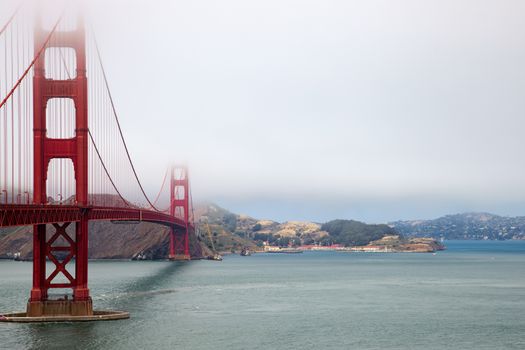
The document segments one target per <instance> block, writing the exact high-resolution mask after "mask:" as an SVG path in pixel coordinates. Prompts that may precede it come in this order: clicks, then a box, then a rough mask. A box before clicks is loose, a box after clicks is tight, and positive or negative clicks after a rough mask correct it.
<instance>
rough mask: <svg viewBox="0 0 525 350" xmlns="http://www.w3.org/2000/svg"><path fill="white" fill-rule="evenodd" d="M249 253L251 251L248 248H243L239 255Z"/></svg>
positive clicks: (250, 253) (248, 254) (247, 254)
mask: <svg viewBox="0 0 525 350" xmlns="http://www.w3.org/2000/svg"><path fill="white" fill-rule="evenodd" d="M250 255H252V252H250V249H248V248H243V250H241V256H250Z"/></svg>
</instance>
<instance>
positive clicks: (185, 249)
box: [169, 228, 191, 260]
mask: <svg viewBox="0 0 525 350" xmlns="http://www.w3.org/2000/svg"><path fill="white" fill-rule="evenodd" d="M169 259H170V260H190V259H191V256H190V242H189V235H188V231H187V230H186V229H185V230H174V229H173V228H172V229H171V230H170V254H169Z"/></svg>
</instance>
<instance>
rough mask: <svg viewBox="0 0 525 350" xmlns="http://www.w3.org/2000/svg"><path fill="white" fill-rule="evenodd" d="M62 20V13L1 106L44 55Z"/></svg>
mask: <svg viewBox="0 0 525 350" xmlns="http://www.w3.org/2000/svg"><path fill="white" fill-rule="evenodd" d="M61 20H62V15H60V17H59V18H58V20H57V22H56V23H55V25H54V26H53V29H52V30H51V31H50V32H49V34H48V36H47V38H46V40H45V41H44V45H42V47H41V48H40V49H39V50H38V52H37V54H36V55H35V57H34V58H33V60H32V61H31V64H29V67H27V69H26V70H25V71H24V73H23V74H22V76H21V77H20V78H19V79H18V81H17V82H16V84H15V85H14V86H13V88H12V89H11V91H9V93H8V94H7V96H6V97H5V98H4V99H3V100H2V103H0V108H2V107H3V106H4V105H5V104H6V103H7V101H8V100H9V98H10V97H11V96H12V95H13V94H14V92H15V91H16V89H18V87H19V86H20V84H21V83H22V81H23V80H24V79H25V77H26V76H27V73H29V71H30V70H31V68H33V66H34V65H35V63H36V61H37V60H38V59H39V58H40V55H42V52H43V51H44V49H45V48H46V47H47V44H48V43H49V40H51V37H52V36H53V34H54V33H55V30H56V29H57V27H58V25H59V23H60V21H61Z"/></svg>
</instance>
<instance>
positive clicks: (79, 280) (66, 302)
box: [27, 217, 93, 317]
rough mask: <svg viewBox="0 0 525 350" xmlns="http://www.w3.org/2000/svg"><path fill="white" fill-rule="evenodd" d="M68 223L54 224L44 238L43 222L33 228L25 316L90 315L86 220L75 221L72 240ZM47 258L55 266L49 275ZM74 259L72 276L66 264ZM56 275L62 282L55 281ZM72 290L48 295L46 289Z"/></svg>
mask: <svg viewBox="0 0 525 350" xmlns="http://www.w3.org/2000/svg"><path fill="white" fill-rule="evenodd" d="M70 225H71V223H70V222H65V223H62V224H59V223H56V224H53V225H52V226H51V227H53V228H54V232H52V234H51V235H50V238H49V239H48V237H47V232H46V225H36V226H35V229H34V247H35V249H34V253H33V254H34V256H33V288H32V290H31V298H30V299H29V302H28V303H27V316H28V317H46V316H47V317H50V316H92V315H93V304H92V301H91V298H90V296H89V289H88V288H87V263H88V259H87V233H88V231H87V220H86V219H85V217H83V218H82V219H81V221H80V222H78V223H76V229H75V239H74V240H73V239H72V238H71V236H70V233H68V232H67V229H68V227H69V226H70ZM46 259H48V260H49V261H51V262H52V263H53V264H54V265H55V266H54V270H53V271H52V272H51V273H50V274H49V275H48V274H47V272H46ZM73 259H75V260H76V262H75V277H73V276H72V275H71V273H70V272H69V270H68V268H67V266H68V264H69V263H70V262H71V261H72V260H73ZM57 277H58V278H61V279H62V281H57ZM57 288H58V289H72V290H73V295H72V297H73V298H72V299H69V296H68V295H64V294H63V295H56V296H54V299H52V298H50V295H49V289H57Z"/></svg>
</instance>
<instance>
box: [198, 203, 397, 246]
mask: <svg viewBox="0 0 525 350" xmlns="http://www.w3.org/2000/svg"><path fill="white" fill-rule="evenodd" d="M196 217H197V222H199V223H201V225H200V227H201V229H202V227H203V226H204V225H205V223H206V221H208V222H209V223H210V228H211V229H212V231H213V236H214V238H213V239H214V243H215V245H216V247H217V248H218V249H219V250H228V251H229V250H232V251H238V250H240V249H242V246H244V247H248V248H250V249H254V250H257V248H260V247H262V245H263V242H268V243H269V244H271V245H276V246H281V247H286V246H289V245H292V246H299V245H311V244H319V245H330V244H333V243H338V244H343V245H346V246H349V245H366V244H368V243H370V242H371V241H374V240H378V239H381V238H383V237H384V236H386V235H391V234H397V232H396V230H395V229H393V228H392V227H390V226H388V225H368V224H365V223H362V222H358V221H353V220H334V221H330V222H327V223H325V224H319V223H314V222H308V221H287V222H283V223H279V222H276V221H272V220H258V219H254V218H252V217H249V216H247V215H237V214H233V213H231V212H229V211H228V210H226V209H224V208H221V207H219V206H217V205H215V204H205V205H201V206H199V209H198V210H196ZM201 236H203V235H202V234H201ZM240 238H241V239H242V240H240ZM215 240H216V241H215Z"/></svg>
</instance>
